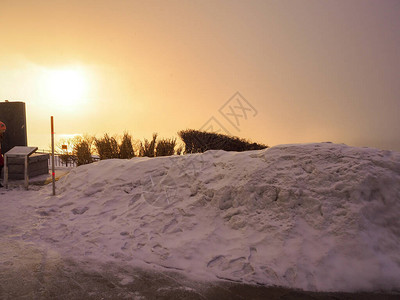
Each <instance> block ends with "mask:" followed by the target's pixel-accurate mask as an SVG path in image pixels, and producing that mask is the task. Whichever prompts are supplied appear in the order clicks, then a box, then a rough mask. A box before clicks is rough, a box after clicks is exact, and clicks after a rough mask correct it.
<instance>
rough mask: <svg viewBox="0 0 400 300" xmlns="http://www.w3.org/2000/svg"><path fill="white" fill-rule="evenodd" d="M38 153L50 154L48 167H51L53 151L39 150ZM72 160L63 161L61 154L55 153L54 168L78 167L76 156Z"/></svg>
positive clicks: (72, 156)
mask: <svg viewBox="0 0 400 300" xmlns="http://www.w3.org/2000/svg"><path fill="white" fill-rule="evenodd" d="M36 153H39V154H50V156H49V159H48V162H47V163H48V165H49V167H51V151H49V150H37V151H36ZM70 157H71V159H69V160H68V161H65V160H63V159H61V157H60V154H59V153H54V166H55V167H76V166H77V164H76V159H75V156H74V155H71V156H70Z"/></svg>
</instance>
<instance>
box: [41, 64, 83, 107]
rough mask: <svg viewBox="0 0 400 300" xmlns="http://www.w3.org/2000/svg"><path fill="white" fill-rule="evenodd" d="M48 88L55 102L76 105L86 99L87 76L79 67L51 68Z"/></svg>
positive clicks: (64, 105)
mask: <svg viewBox="0 0 400 300" xmlns="http://www.w3.org/2000/svg"><path fill="white" fill-rule="evenodd" d="M46 88H47V91H48V96H49V98H50V99H51V101H52V102H53V103H56V104H57V105H61V106H62V107H76V106H78V105H79V104H81V103H82V102H85V101H86V97H87V89H88V82H87V76H86V74H85V72H84V70H82V69H79V68H66V69H56V70H49V71H48V72H47V83H46Z"/></svg>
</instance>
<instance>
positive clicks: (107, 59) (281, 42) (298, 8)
mask: <svg viewBox="0 0 400 300" xmlns="http://www.w3.org/2000/svg"><path fill="white" fill-rule="evenodd" d="M399 28H400V2H399V1H396V0H394V1H366V0H362V1H345V0H343V1H312V0H307V1H267V0H263V1H125V0H124V1H123V0H116V1H105V0H93V1H88V0H86V1H85V0H80V1H73V0H69V1H59V0H58V1H57V0H54V1H40V0H32V1H28V0H26V1H23V0H21V1H15V0H1V1H0V43H1V45H0V100H5V99H8V100H20V101H21V100H22V101H25V102H26V105H27V119H28V141H29V144H31V145H32V146H33V145H36V146H39V147H45V146H47V145H48V142H47V141H49V137H48V136H47V135H48V132H49V131H50V130H49V120H50V116H51V115H54V117H55V122H56V132H57V133H58V134H73V133H88V134H97V135H102V134H103V133H106V132H107V133H110V134H117V133H119V134H122V133H123V131H124V130H127V131H129V132H130V133H131V134H132V135H133V136H134V137H135V138H139V139H142V138H144V137H146V138H150V137H151V134H152V133H153V132H158V133H159V135H160V136H163V137H170V136H173V135H175V134H176V132H177V131H178V130H181V129H186V128H194V129H199V128H202V127H203V125H204V124H205V123H206V122H207V121H209V120H210V118H212V117H214V119H213V120H214V121H215V120H216V121H217V122H218V123H219V124H221V125H222V126H223V127H224V128H225V129H226V130H227V131H229V132H230V133H231V134H233V135H236V136H240V137H246V138H250V139H252V140H254V141H258V142H263V143H266V144H268V145H270V146H272V145H276V144H281V143H298V142H323V141H332V142H337V143H346V144H349V145H355V146H371V147H378V148H384V149H393V150H398V151H400V134H399V131H400V118H399V117H398V116H399V115H400V98H399V97H400V30H399ZM60 72H72V74H78V75H79V76H83V77H84V79H83V83H81V84H83V85H84V86H83V87H81V88H82V90H80V92H79V93H77V94H76V93H75V94H74V93H72V94H70V92H74V90H75V89H77V88H76V87H75V86H74V83H68V84H66V86H64V87H63V86H62V83H61V86H59V85H58V83H57V82H55V80H57V76H58V75H55V74H59V73H60ZM73 72H76V73H73ZM78 75H77V76H78ZM58 86H59V87H58ZM54 87H56V90H55V88H54ZM237 91H239V92H240V94H241V95H242V96H243V97H244V98H245V99H246V100H247V102H243V101H242V104H243V103H244V104H250V105H251V106H248V107H247V108H249V107H250V108H252V109H251V110H247V111H246V112H247V113H248V114H247V115H246V116H247V119H245V118H244V117H241V118H240V117H238V120H239V121H240V122H239V124H237V123H236V124H235V121H236V120H235V119H234V118H233V117H232V116H231V119H229V115H227V114H226V112H225V113H224V114H221V112H220V111H219V110H220V108H221V107H223V105H224V104H225V103H226V102H227V101H228V100H229V99H230V98H231V97H232V96H233V95H234V94H235V93H236V92H237ZM68 97H69V98H68ZM72 97H74V99H72ZM65 99H72V100H71V101H67V100H65ZM232 101H237V100H236V99H233V100H232ZM238 103H239V102H231V103H228V104H227V105H225V106H224V107H225V108H227V109H228V108H229V107H231V108H232V109H234V110H235V109H237V108H235V107H237V106H238ZM242 112H243V111H242ZM235 113H236V114H239V113H240V111H238V110H236V111H235ZM224 115H225V117H224ZM254 115H255V116H254ZM242 116H243V114H242ZM232 118H233V119H232ZM229 120H231V121H233V124H234V125H235V126H233V124H232V123H230V122H229ZM214 123H215V122H214ZM215 124H217V123H215ZM215 124H214V125H215ZM214 128H215V127H214ZM43 144H45V145H43Z"/></svg>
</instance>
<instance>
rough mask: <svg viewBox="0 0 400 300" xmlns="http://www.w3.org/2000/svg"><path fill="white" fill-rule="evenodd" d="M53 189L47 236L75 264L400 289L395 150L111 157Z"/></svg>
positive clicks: (297, 148)
mask: <svg viewBox="0 0 400 300" xmlns="http://www.w3.org/2000/svg"><path fill="white" fill-rule="evenodd" d="M58 190H59V193H60V194H59V195H58V196H57V197H52V198H48V200H47V201H48V203H47V206H46V208H45V211H43V208H41V213H42V214H43V215H45V216H46V220H45V223H44V224H43V228H47V229H46V230H47V231H48V228H52V231H51V232H52V236H51V238H50V241H51V242H52V243H53V244H55V245H59V246H60V249H67V250H65V251H68V253H69V254H70V255H74V256H79V257H84V256H88V257H97V258H101V259H113V260H116V261H121V262H123V263H125V264H133V265H134V264H136V263H137V262H146V263H148V264H151V265H152V266H160V267H164V268H170V269H176V270H182V271H184V272H185V273H187V274H191V275H194V276H197V277H201V278H205V279H213V278H214V279H216V278H220V279H227V280H232V281H241V282H248V283H257V284H266V285H279V286H285V287H291V288H300V289H304V290H318V291H376V290H386V291H393V290H394V291H399V290H400V251H399V249H400V213H399V212H400V153H397V152H391V151H381V150H376V149H370V148H354V147H348V146H345V145H337V144H331V143H321V144H301V145H281V146H276V147H273V148H270V149H265V150H260V151H249V152H240V153H238V152H224V151H208V152H206V153H203V154H192V155H185V156H172V157H163V158H134V159H131V160H105V161H100V162H98V163H94V164H91V165H85V166H81V167H78V168H76V169H74V170H72V171H71V172H70V174H69V175H67V176H66V177H64V178H63V179H62V180H61V181H60V183H59V184H58ZM43 230H45V229H43ZM42 238H43V236H42ZM47 239H49V237H47Z"/></svg>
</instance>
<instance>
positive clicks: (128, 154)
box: [119, 132, 135, 159]
mask: <svg viewBox="0 0 400 300" xmlns="http://www.w3.org/2000/svg"><path fill="white" fill-rule="evenodd" d="M132 157H135V151H134V150H133V145H132V136H131V135H129V134H128V133H127V132H125V133H124V135H123V137H122V140H121V144H120V145H119V158H124V159H129V158H132Z"/></svg>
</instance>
